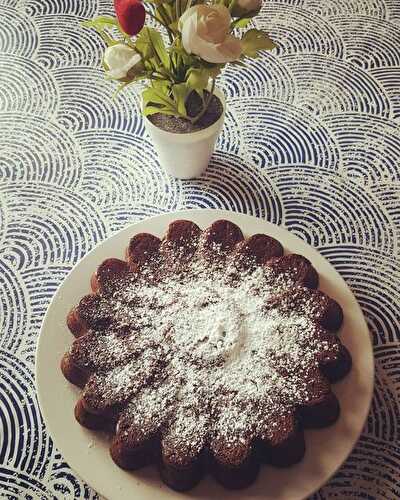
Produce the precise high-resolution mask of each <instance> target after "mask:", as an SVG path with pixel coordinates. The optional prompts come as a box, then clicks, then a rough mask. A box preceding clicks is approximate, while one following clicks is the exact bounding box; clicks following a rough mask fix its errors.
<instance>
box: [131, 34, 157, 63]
mask: <svg viewBox="0 0 400 500" xmlns="http://www.w3.org/2000/svg"><path fill="white" fill-rule="evenodd" d="M135 49H136V50H137V51H138V52H139V54H141V56H142V59H143V60H144V61H147V60H148V59H151V58H152V57H153V56H154V47H153V44H152V43H151V40H150V36H149V28H143V29H142V31H141V32H140V34H139V36H138V37H137V39H136V43H135Z"/></svg>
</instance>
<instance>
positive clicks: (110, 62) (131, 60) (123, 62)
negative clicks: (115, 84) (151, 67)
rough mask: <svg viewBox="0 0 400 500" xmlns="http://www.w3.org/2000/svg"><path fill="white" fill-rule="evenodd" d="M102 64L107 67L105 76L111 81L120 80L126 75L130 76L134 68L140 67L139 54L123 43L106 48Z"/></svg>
mask: <svg viewBox="0 0 400 500" xmlns="http://www.w3.org/2000/svg"><path fill="white" fill-rule="evenodd" d="M104 64H105V65H106V67H107V71H106V75H107V76H108V77H109V78H112V79H113V80H121V79H122V78H125V77H126V76H127V75H128V73H130V74H132V71H133V72H134V68H135V66H136V67H139V66H140V67H142V64H141V56H140V54H138V53H137V52H136V50H135V49H132V48H131V47H128V46H127V45H124V44H123V43H118V44H116V45H112V46H111V47H107V48H106V50H105V52H104Z"/></svg>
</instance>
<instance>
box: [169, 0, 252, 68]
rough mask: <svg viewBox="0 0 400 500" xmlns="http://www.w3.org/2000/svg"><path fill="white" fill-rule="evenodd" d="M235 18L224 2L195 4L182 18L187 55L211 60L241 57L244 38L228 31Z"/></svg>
mask: <svg viewBox="0 0 400 500" xmlns="http://www.w3.org/2000/svg"><path fill="white" fill-rule="evenodd" d="M231 22H232V18H231V15H230V12H229V10H228V9H227V8H226V7H225V6H224V5H195V6H194V7H191V8H190V9H188V10H187V11H186V12H184V14H183V15H182V16H181V18H180V20H179V29H180V31H181V33H182V44H183V47H184V49H185V50H186V52H187V53H188V54H196V55H198V56H200V57H201V58H202V59H204V60H205V61H207V62H210V63H221V64H223V63H226V62H230V61H235V60H236V59H239V57H240V55H241V53H242V44H241V41H240V40H239V39H237V38H235V37H234V36H232V35H230V34H229V31H230V26H231Z"/></svg>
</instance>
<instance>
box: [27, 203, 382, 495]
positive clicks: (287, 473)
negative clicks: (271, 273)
mask: <svg viewBox="0 0 400 500" xmlns="http://www.w3.org/2000/svg"><path fill="white" fill-rule="evenodd" d="M180 218H185V219H190V220H192V221H194V222H196V223H197V224H198V225H199V226H200V227H203V228H204V227H206V226H208V225H209V224H211V223H212V222H213V221H215V220H217V219H220V218H225V219H229V220H231V221H232V222H234V223H236V224H238V225H239V226H240V228H241V229H242V230H243V232H244V233H245V234H246V235H251V234H254V233H266V234H269V235H271V236H273V237H274V238H277V239H278V240H279V241H281V243H282V244H283V245H284V246H285V249H286V250H287V251H289V252H297V253H300V254H302V255H304V256H305V257H307V258H308V259H310V261H311V262H312V263H313V264H314V266H315V268H316V269H317V271H318V272H319V275H320V288H321V289H322V290H324V291H325V292H326V293H328V294H329V295H330V296H331V297H333V298H335V299H336V300H337V301H338V302H339V303H340V304H341V305H342V307H343V309H344V314H345V322H344V327H343V330H342V332H341V338H342V340H343V343H344V344H345V345H346V346H347V347H348V349H349V350H350V352H351V355H352V357H353V363H354V366H353V369H352V371H351V373H350V375H349V376H347V377H346V378H345V379H344V380H343V381H341V382H340V383H338V384H335V385H334V392H335V393H336V394H337V396H338V398H339V401H340V405H341V408H342V412H341V417H340V419H339V421H338V422H337V423H336V424H335V425H334V426H333V427H329V428H327V429H324V430H318V431H317V430H316V431H307V432H306V445H307V453H306V456H305V459H304V460H303V461H302V462H301V463H300V464H298V465H296V466H294V467H291V468H288V469H273V468H272V467H264V468H262V470H261V474H260V476H259V478H258V480H257V481H256V483H254V485H253V486H251V487H250V488H248V489H245V490H242V491H228V490H224V489H223V488H222V487H221V486H219V485H218V484H216V483H215V482H214V481H213V480H212V479H211V478H206V479H204V480H203V481H202V482H201V483H200V485H198V486H197V487H196V488H195V489H193V490H192V491H190V492H189V493H188V494H178V493H175V492H174V491H172V490H170V489H169V488H167V487H166V486H165V485H163V483H162V482H161V480H160V479H159V478H158V473H157V471H156V470H155V467H148V468H146V469H143V470H141V471H137V472H132V473H129V472H125V471H123V470H122V469H120V468H118V467H117V466H116V465H115V464H114V462H113V461H112V460H111V458H110V456H109V448H108V441H107V437H106V436H103V435H102V434H99V433H95V432H92V431H89V430H87V429H85V428H83V427H81V426H80V425H79V424H78V423H77V422H76V421H75V418H74V414H73V408H74V406H75V402H76V400H77V399H78V394H79V390H78V389H77V388H75V387H74V386H72V385H71V384H69V383H68V382H67V381H66V380H65V379H64V377H63V375H62V374H61V371H60V368H59V364H60V359H61V357H62V355H63V353H64V352H65V351H66V350H68V348H69V347H70V345H71V343H72V340H73V337H72V335H71V334H70V332H69V331H68V329H67V327H66V324H65V318H66V316H67V313H68V312H69V310H70V309H71V307H72V306H73V305H75V304H76V303H77V302H78V301H79V299H80V297H82V296H83V295H85V294H86V293H88V292H89V291H90V285H89V280H90V276H91V274H92V273H93V271H94V270H95V269H96V267H97V266H98V265H99V264H100V263H101V262H102V261H103V260H104V259H106V258H107V257H119V258H122V257H123V253H124V250H125V248H126V246H127V244H128V242H129V240H130V238H131V237H132V236H133V235H134V234H136V233H139V232H150V233H153V234H156V235H159V236H161V235H162V234H163V233H164V232H165V230H166V228H167V226H168V224H169V223H170V222H171V221H173V220H175V219H180ZM373 375H374V364H373V355H372V346H371V342H370V337H369V333H368V328H367V325H366V323H365V320H364V317H363V315H362V312H361V310H360V307H359V305H358V303H357V302H356V299H355V298H354V296H353V294H352V293H351V291H350V289H349V288H348V287H347V285H346V284H345V282H344V281H343V279H342V278H341V277H340V275H339V274H338V273H337V272H336V271H335V269H334V268H333V267H332V266H331V265H330V264H329V263H328V262H327V261H326V260H325V259H324V258H323V257H322V256H321V255H320V254H319V253H318V252H317V251H316V250H315V249H313V248H311V247H310V246H309V245H307V244H306V243H304V242H303V241H302V240H300V239H299V238H297V237H296V236H294V235H292V234H290V233H289V232H288V231H286V230H285V229H283V228H281V227H278V226H275V225H272V224H269V223H267V222H265V221H263V220H261V219H257V218H255V217H251V216H248V215H242V214H237V213H233V212H226V211H222V210H190V211H184V212H175V213H168V214H164V215H159V216H156V217H152V218H150V219H146V220H144V221H142V222H139V223H137V224H133V225H131V226H130V227H127V228H126V229H124V230H122V231H120V232H118V233H117V234H115V235H114V236H112V237H111V238H109V239H108V240H106V241H104V242H103V243H101V244H100V245H98V246H97V247H96V248H94V249H93V250H92V251H91V252H89V253H88V255H86V257H84V258H83V259H82V260H81V261H80V262H79V263H78V264H77V265H76V266H75V267H74V269H73V270H72V271H71V273H70V274H69V275H68V277H67V278H66V279H65V281H64V282H63V284H62V285H61V286H60V288H59V289H58V291H57V293H56V295H55V296H54V298H53V300H52V302H51V304H50V307H49V310H48V312H47V315H46V317H45V320H44V322H43V327H42V331H41V334H40V337H39V343H38V348H37V357H36V383H37V391H38V395H39V402H40V407H41V410H42V413H43V417H44V419H45V422H46V424H47V426H48V429H49V431H50V434H51V436H52V438H53V439H54V441H55V444H56V446H57V447H58V449H59V450H60V451H61V453H62V454H63V456H64V458H65V460H66V461H67V462H68V464H69V465H70V466H71V467H72V468H73V469H74V470H75V471H76V472H77V473H78V474H79V475H80V476H81V477H82V478H83V479H84V480H85V481H87V482H88V483H89V484H90V485H91V486H92V487H93V488H94V489H95V490H97V491H98V492H99V493H100V494H102V495H104V496H105V497H107V498H108V499H110V500H112V499H113V500H114V499H115V500H117V499H118V500H119V499H124V500H125V499H138V500H154V499H155V498H157V499H171V498H177V497H180V498H189V497H191V498H202V499H207V500H211V499H219V500H220V499H222V498H240V499H243V500H245V499H252V500H256V499H261V498H262V499H263V500H299V499H302V498H305V497H307V496H308V495H310V494H311V493H313V492H314V491H316V490H317V489H318V488H320V487H321V486H322V485H323V484H324V483H325V482H326V481H327V480H328V479H329V477H330V476H331V475H332V474H333V473H334V472H335V471H336V469H337V468H338V467H339V466H340V465H341V464H342V463H343V461H344V460H345V459H346V457H347V456H348V454H349V453H350V452H351V450H352V448H353V446H354V444H355V442H356V441H357V439H358V437H359V435H360V433H361V430H362V428H363V425H364V422H365V419H366V417H367V414H368V410H369V406H370V402H371V398H372V391H373Z"/></svg>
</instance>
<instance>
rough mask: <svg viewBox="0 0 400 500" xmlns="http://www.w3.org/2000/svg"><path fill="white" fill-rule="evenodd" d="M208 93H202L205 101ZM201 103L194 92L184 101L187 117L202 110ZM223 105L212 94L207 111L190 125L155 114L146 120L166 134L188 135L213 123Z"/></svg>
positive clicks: (188, 122) (220, 112) (181, 119)
mask: <svg viewBox="0 0 400 500" xmlns="http://www.w3.org/2000/svg"><path fill="white" fill-rule="evenodd" d="M209 95H210V94H209V92H207V91H205V92H204V98H205V99H207V97H208V96H209ZM202 106H203V103H202V101H201V98H200V96H199V95H198V94H197V93H196V92H192V93H191V94H190V96H189V98H188V99H187V101H186V112H187V114H188V116H190V117H194V116H197V115H198V114H199V113H200V111H201V110H202ZM223 110H224V108H223V105H222V102H221V101H220V99H219V98H218V97H217V96H216V95H215V94H214V95H213V96H212V99H211V102H210V105H209V106H208V108H207V111H206V112H205V113H204V115H203V116H202V117H201V118H200V119H199V121H197V122H196V123H194V124H193V123H191V122H190V121H189V120H185V119H184V118H180V117H177V116H170V115H163V114H162V113H156V114H154V115H151V116H149V117H148V119H149V120H150V121H151V123H153V125H155V126H156V127H158V128H160V129H162V130H165V131H167V132H173V133H175V134H188V133H190V132H197V131H199V130H203V129H205V128H207V127H209V126H210V125H212V124H213V123H215V122H216V121H217V120H218V119H219V118H220V116H221V115H222V113H223Z"/></svg>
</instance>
